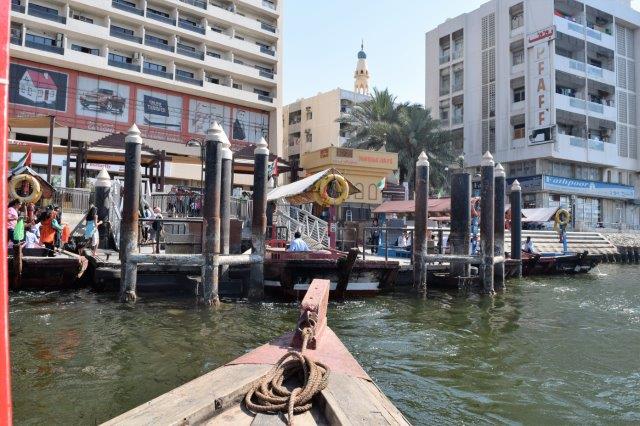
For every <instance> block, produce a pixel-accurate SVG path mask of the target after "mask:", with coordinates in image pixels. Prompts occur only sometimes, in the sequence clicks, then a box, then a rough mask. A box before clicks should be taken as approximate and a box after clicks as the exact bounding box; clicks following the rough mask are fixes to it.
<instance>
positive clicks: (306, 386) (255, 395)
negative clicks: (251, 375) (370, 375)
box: [244, 317, 330, 425]
mask: <svg viewBox="0 0 640 426" xmlns="http://www.w3.org/2000/svg"><path fill="white" fill-rule="evenodd" d="M306 324H307V325H306V326H305V327H300V328H299V330H300V332H301V333H302V337H303V340H302V347H301V349H300V351H296V350H289V352H287V354H286V355H284V356H283V357H282V358H280V360H278V362H277V364H276V365H275V366H274V367H273V368H272V369H271V370H270V371H269V372H268V373H267V374H265V375H264V376H263V377H262V378H261V379H260V381H259V382H258V383H256V384H255V385H254V386H253V387H252V388H251V390H250V391H249V392H247V394H246V395H245V398H244V403H245V406H246V407H247V408H248V409H249V410H251V411H253V412H254V413H284V412H286V413H287V414H288V422H287V423H288V424H289V425H293V416H294V414H300V413H304V412H305V411H308V410H310V409H311V407H312V405H313V404H312V403H311V400H312V399H313V397H314V396H316V395H317V394H318V393H319V392H321V391H322V390H323V389H324V388H326V387H327V384H328V380H329V374H330V370H329V367H328V366H326V365H325V364H323V363H321V362H317V361H314V360H312V359H311V358H309V357H308V356H307V355H304V353H303V352H304V351H305V349H306V348H307V343H308V342H309V340H310V339H312V338H313V337H314V334H315V331H314V330H315V320H314V319H313V318H311V317H308V318H307V321H306ZM294 376H298V377H299V378H300V380H301V381H302V383H303V386H302V387H296V388H295V389H293V390H292V391H289V390H288V389H287V388H286V387H284V386H283V383H284V382H285V381H286V380H288V379H289V378H291V377H294Z"/></svg>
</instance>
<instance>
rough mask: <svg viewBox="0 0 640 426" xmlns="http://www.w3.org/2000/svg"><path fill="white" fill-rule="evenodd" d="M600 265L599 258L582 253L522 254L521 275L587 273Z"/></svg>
mask: <svg viewBox="0 0 640 426" xmlns="http://www.w3.org/2000/svg"><path fill="white" fill-rule="evenodd" d="M598 263H600V257H599V256H590V255H589V252H587V251H584V252H582V253H535V254H532V253H526V252H522V275H524V276H528V275H554V274H578V273H586V272H589V271H590V270H591V269H592V268H594V267H595V266H597V265H598Z"/></svg>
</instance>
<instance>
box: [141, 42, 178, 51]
mask: <svg viewBox="0 0 640 426" xmlns="http://www.w3.org/2000/svg"><path fill="white" fill-rule="evenodd" d="M144 44H145V45H147V46H151V47H155V48H156V49H162V50H166V51H168V52H173V46H171V45H170V44H169V43H168V42H167V43H162V42H160V41H156V40H151V39H145V40H144Z"/></svg>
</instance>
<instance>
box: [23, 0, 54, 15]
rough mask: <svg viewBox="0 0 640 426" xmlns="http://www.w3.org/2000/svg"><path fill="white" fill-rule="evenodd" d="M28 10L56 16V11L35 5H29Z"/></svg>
mask: <svg viewBox="0 0 640 426" xmlns="http://www.w3.org/2000/svg"><path fill="white" fill-rule="evenodd" d="M29 10H30V11H31V10H34V11H38V12H42V13H48V14H49V15H58V10H57V9H52V8H50V7H45V6H40V5H39V4H36V3H29Z"/></svg>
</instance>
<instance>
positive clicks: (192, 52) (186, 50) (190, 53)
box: [176, 43, 204, 61]
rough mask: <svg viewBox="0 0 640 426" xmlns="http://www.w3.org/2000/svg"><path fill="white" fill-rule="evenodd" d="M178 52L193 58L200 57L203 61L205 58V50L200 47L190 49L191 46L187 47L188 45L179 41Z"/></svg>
mask: <svg viewBox="0 0 640 426" xmlns="http://www.w3.org/2000/svg"><path fill="white" fill-rule="evenodd" d="M176 52H177V53H179V54H181V55H184V56H190V57H192V58H196V59H200V60H201V61H202V60H204V52H203V51H201V50H198V49H190V48H189V47H186V45H184V44H180V43H178V45H177V49H176Z"/></svg>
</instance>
